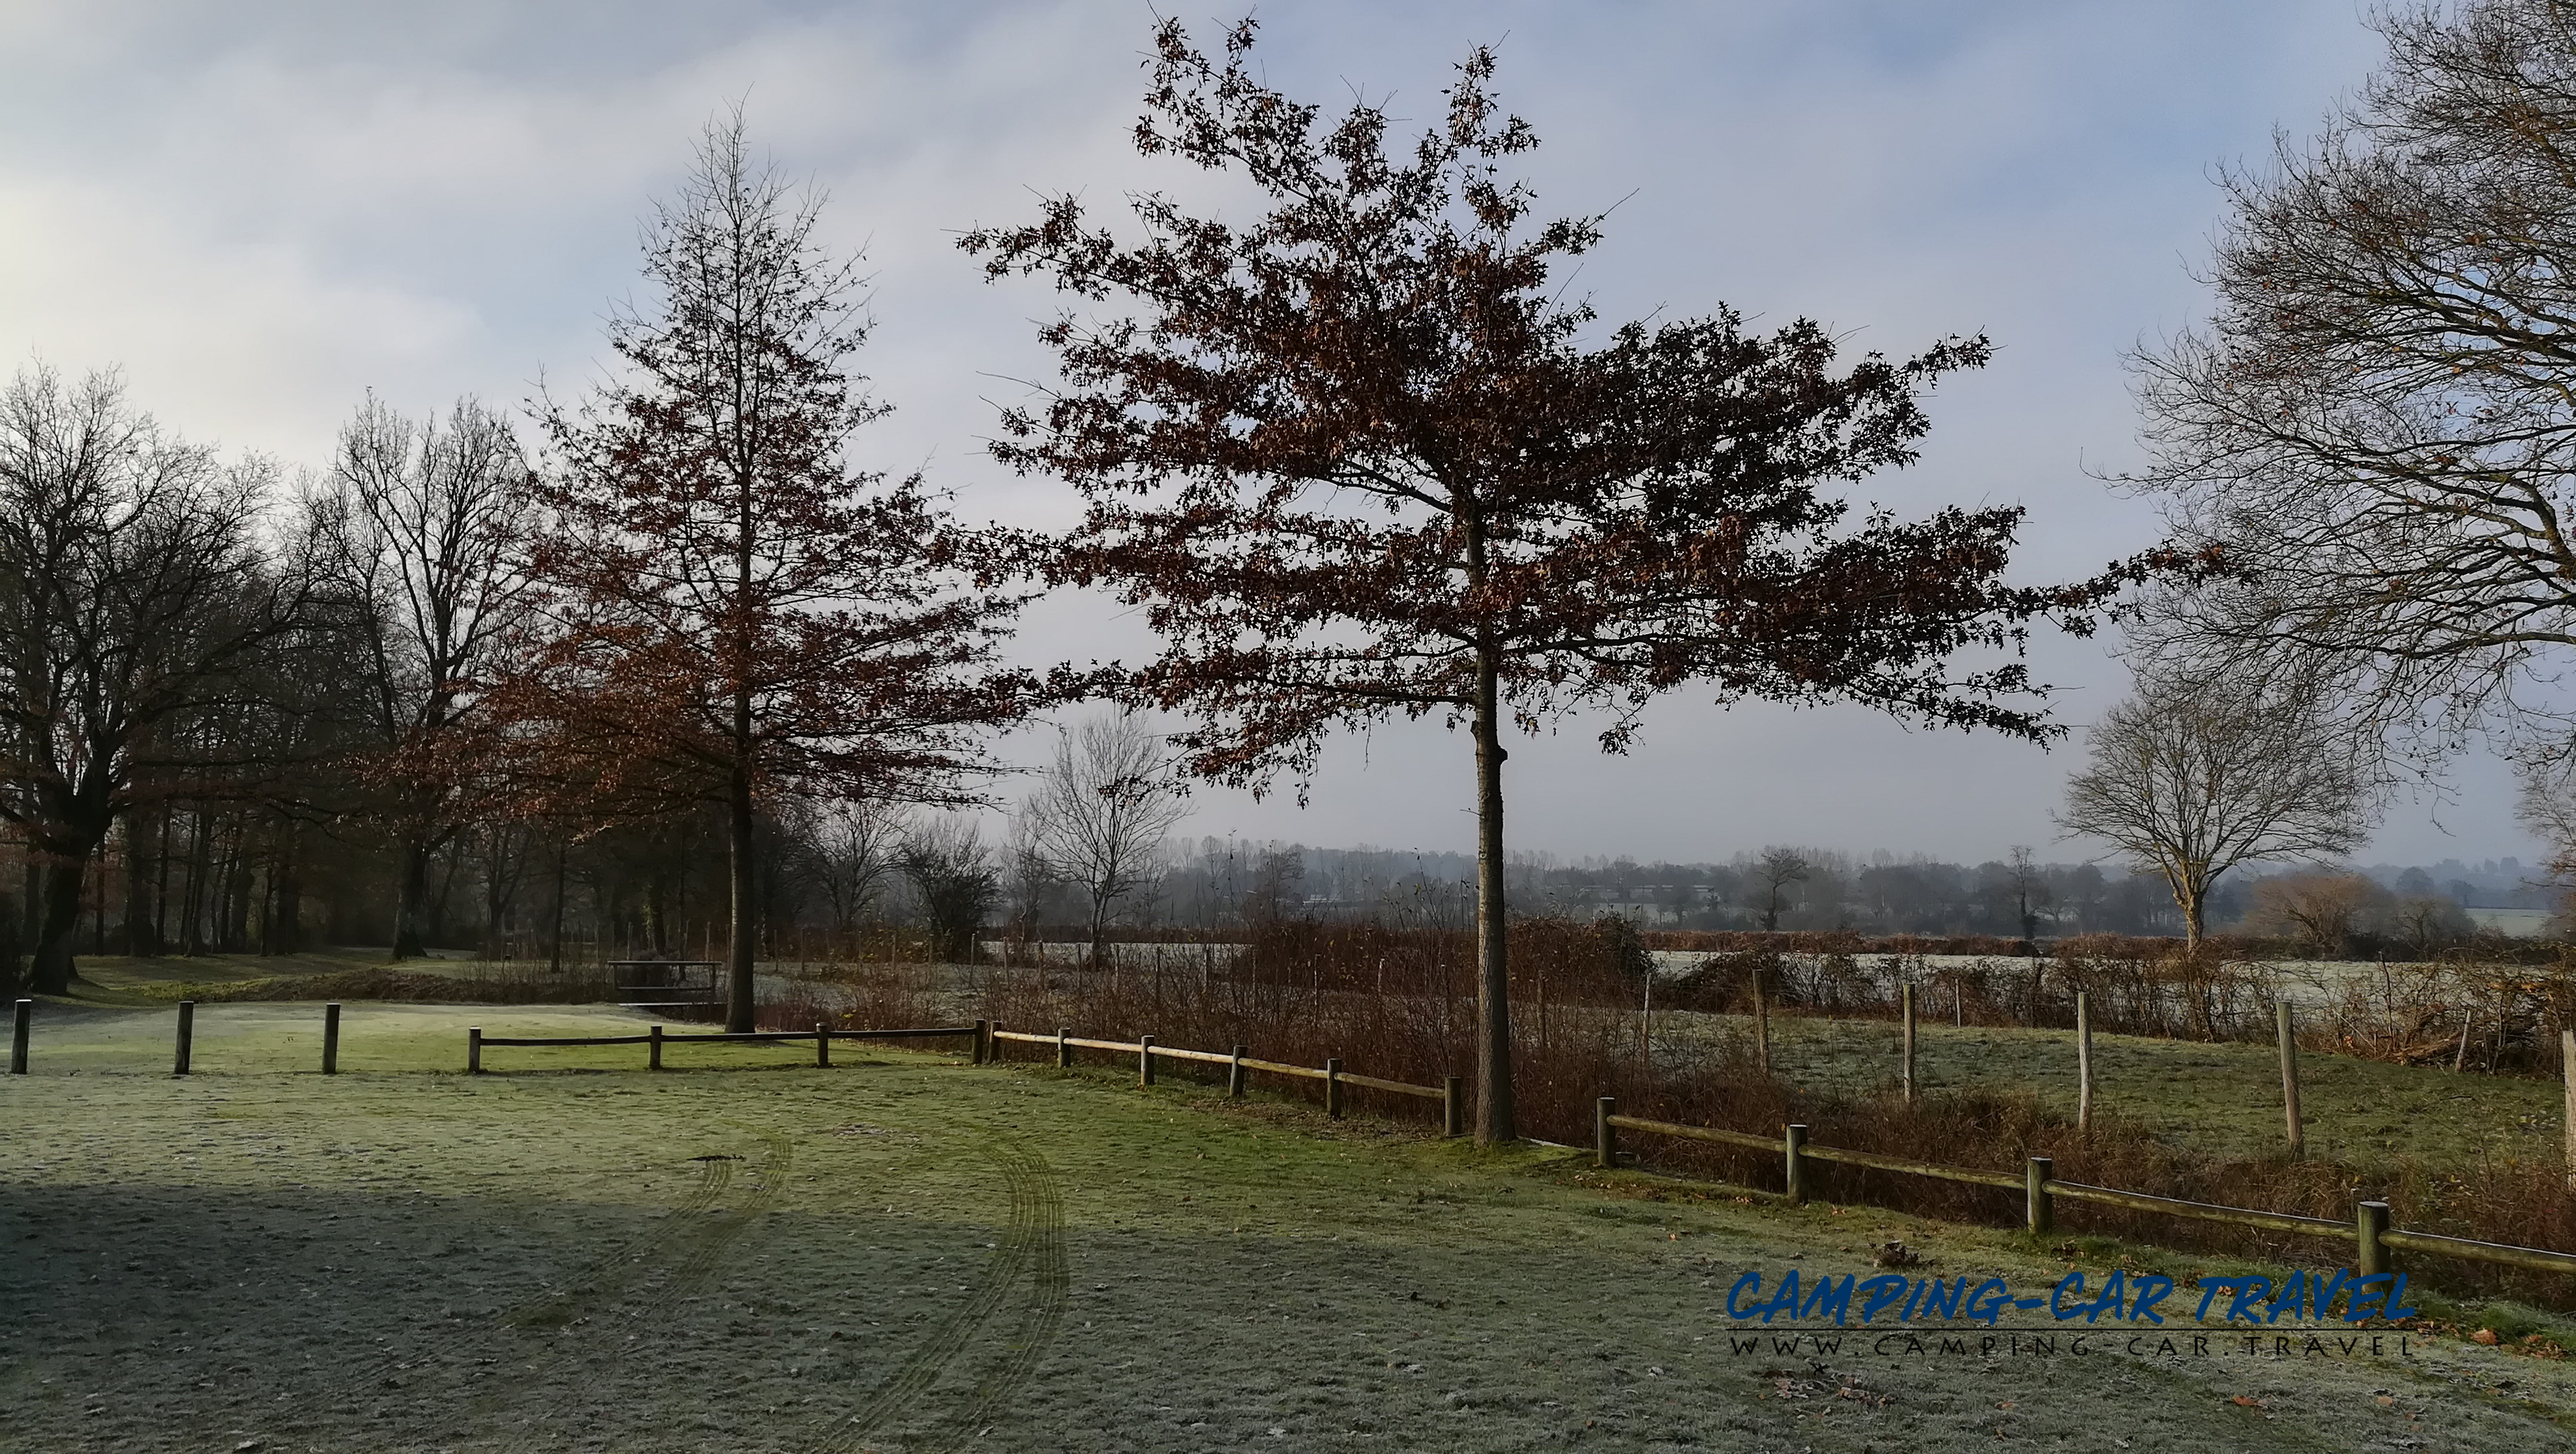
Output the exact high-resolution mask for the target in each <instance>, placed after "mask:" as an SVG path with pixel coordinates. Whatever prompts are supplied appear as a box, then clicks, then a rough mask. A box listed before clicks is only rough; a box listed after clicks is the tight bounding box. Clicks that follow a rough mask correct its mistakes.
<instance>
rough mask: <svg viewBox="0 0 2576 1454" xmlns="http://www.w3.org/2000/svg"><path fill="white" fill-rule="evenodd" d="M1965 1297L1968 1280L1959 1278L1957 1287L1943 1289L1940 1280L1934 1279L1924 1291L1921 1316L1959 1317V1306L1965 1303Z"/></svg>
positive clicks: (1966, 1295)
mask: <svg viewBox="0 0 2576 1454" xmlns="http://www.w3.org/2000/svg"><path fill="white" fill-rule="evenodd" d="M1967 1297H1968V1280H1967V1279H1966V1278H1964V1277H1963V1278H1960V1279H1959V1285H1958V1286H1956V1287H1944V1286H1943V1285H1942V1284H1941V1282H1940V1280H1939V1279H1938V1278H1935V1279H1934V1280H1933V1281H1932V1283H1931V1285H1930V1286H1929V1287H1927V1288H1926V1289H1925V1290H1924V1294H1923V1316H1925V1317H1927V1318H1955V1317H1957V1316H1958V1315H1959V1305H1960V1304H1961V1303H1963V1302H1965V1301H1966V1300H1967Z"/></svg>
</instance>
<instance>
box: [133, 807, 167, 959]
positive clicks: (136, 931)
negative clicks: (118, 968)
mask: <svg viewBox="0 0 2576 1454" xmlns="http://www.w3.org/2000/svg"><path fill="white" fill-rule="evenodd" d="M168 812H169V809H168V808H166V807H163V808H157V809H155V810H154V816H156V817H160V818H161V819H162V821H163V822H164V823H166V822H167V821H168V819H167V814H168ZM159 836H160V839H161V841H162V843H163V845H164V846H165V847H166V846H167V843H168V838H169V832H168V829H167V828H166V827H164V828H162V829H161V830H160V834H159ZM153 842H154V828H153V825H152V823H151V822H150V821H149V820H147V819H146V818H144V817H142V816H140V815H137V816H132V817H128V818H127V819H126V820H125V952H126V953H128V954H131V955H134V956H135V957H137V958H140V959H149V958H151V957H153V956H154V955H157V954H159V953H160V952H161V925H160V923H159V919H160V913H159V906H158V905H157V904H156V903H154V900H155V899H156V898H157V897H158V895H159V889H158V882H157V881H158V880H159V879H160V878H161V872H160V865H159V864H158V862H156V860H155V857H154V854H153V847H152V845H153Z"/></svg>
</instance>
